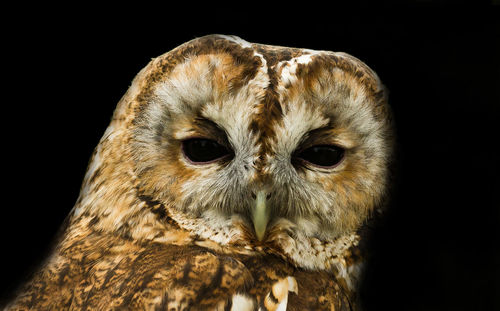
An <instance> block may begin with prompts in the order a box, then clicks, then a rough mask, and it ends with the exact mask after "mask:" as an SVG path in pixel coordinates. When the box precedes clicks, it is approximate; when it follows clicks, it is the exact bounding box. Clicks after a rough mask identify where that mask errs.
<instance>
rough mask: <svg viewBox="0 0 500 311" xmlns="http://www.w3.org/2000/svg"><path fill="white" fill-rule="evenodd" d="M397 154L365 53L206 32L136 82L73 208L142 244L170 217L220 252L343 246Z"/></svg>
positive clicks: (380, 193) (375, 201)
mask: <svg viewBox="0 0 500 311" xmlns="http://www.w3.org/2000/svg"><path fill="white" fill-rule="evenodd" d="M391 150H392V127H391V117H390V111H389V107H388V104H387V98H386V93H385V91H384V87H383V85H382V84H381V82H380V80H379V78H378V77H377V75H376V74H375V73H374V72H373V71H372V70H371V69H370V68H368V67H367V66H366V65H365V64H364V63H362V62H361V61H359V60H358V59H356V58H354V57H352V56H350V55H348V54H345V53H336V52H327V51H313V50H306V49H296V48H288V47H278V46H269V45H261V44H253V43H248V42H246V41H244V40H242V39H240V38H237V37H233V36H223V35H211V36H206V37H202V38H197V39H194V40H192V41H190V42H187V43H185V44H183V45H181V46H179V47H178V48H176V49H174V50H172V51H170V52H168V53H166V54H164V55H162V56H160V57H158V58H155V59H153V60H152V61H151V62H150V63H149V64H148V65H147V67H146V68H145V69H143V70H142V71H141V72H140V73H139V74H138V76H137V77H136V78H135V80H134V82H133V84H132V86H131V87H130V89H129V90H128V92H127V93H126V94H125V96H124V97H123V99H122V100H121V102H120V103H119V105H118V107H117V109H116V111H115V113H114V116H113V120H112V122H111V125H110V126H109V128H108V130H107V131H106V133H105V135H104V137H103V138H102V140H101V142H100V144H99V146H98V147H97V149H96V151H95V154H94V156H93V159H92V161H91V163H90V166H89V170H88V172H87V175H86V178H85V181H84V184H83V188H82V193H81V196H80V198H79V201H78V204H77V207H76V210H75V211H76V212H75V214H77V215H79V214H81V215H90V216H92V217H94V222H95V223H97V224H98V225H99V226H100V228H101V229H103V230H104V229H109V230H114V231H119V232H125V233H126V234H128V235H131V236H148V235H152V234H153V232H154V234H159V233H158V232H160V231H161V230H162V229H161V226H162V225H163V222H165V219H170V220H172V221H173V222H175V223H176V225H178V226H180V227H181V228H184V229H187V230H189V231H190V232H194V233H195V234H198V235H200V236H203V237H205V238H209V239H212V240H214V241H217V242H220V243H222V244H224V243H230V242H231V241H234V240H235V239H239V240H240V241H241V239H247V240H248V241H251V243H257V244H258V243H266V242H269V241H271V240H273V237H275V236H276V234H278V232H281V231H283V232H285V231H286V232H287V235H288V236H294V237H298V236H301V237H305V238H314V239H318V240H322V241H333V240H335V239H338V238H340V237H342V236H345V235H347V234H350V233H352V232H355V231H356V230H357V229H358V228H359V227H360V226H361V225H362V224H363V222H365V221H366V220H367V218H368V217H369V215H370V213H371V212H373V211H374V210H375V209H377V208H378V207H379V206H380V204H381V202H382V201H383V199H384V196H385V193H386V190H387V185H388V164H389V161H390V158H391ZM95 219H97V220H95ZM151 228H156V229H154V230H153V229H151ZM158 228H160V229H158ZM248 243H250V242H248Z"/></svg>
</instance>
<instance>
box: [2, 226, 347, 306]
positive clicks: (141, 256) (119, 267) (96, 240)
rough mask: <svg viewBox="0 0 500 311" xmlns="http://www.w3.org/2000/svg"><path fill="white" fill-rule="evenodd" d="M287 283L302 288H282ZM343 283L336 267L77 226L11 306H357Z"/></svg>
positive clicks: (265, 254) (198, 241) (267, 254)
mask: <svg viewBox="0 0 500 311" xmlns="http://www.w3.org/2000/svg"><path fill="white" fill-rule="evenodd" d="M180 234H181V233H180ZM200 245H205V246H207V247H203V246H200ZM285 280H293V282H294V284H296V288H294V289H293V291H292V290H291V289H290V291H289V292H288V290H286V289H285V290H283V288H282V287H283V286H282V284H284V283H283V282H284V281H285ZM295 282H296V283H295ZM343 285H344V284H342V282H339V281H338V280H337V279H336V278H335V275H334V274H333V273H332V272H327V271H309V270H306V269H302V268H298V267H297V266H295V265H293V264H291V263H290V262H288V261H286V260H284V259H283V258H281V257H280V256H278V255H273V254H269V253H268V252H267V253H264V252H262V253H258V252H254V253H252V254H249V253H247V254H243V253H242V252H238V251H234V252H233V251H231V250H230V248H226V249H224V250H222V249H217V250H215V249H214V248H213V247H210V243H203V240H195V239H193V240H192V241H190V242H184V243H183V245H175V244H166V243H157V242H143V243H137V241H132V240H130V239H126V238H124V237H123V236H120V235H112V234H108V233H106V234H104V233H102V232H96V231H92V230H85V231H84V230H77V232H69V233H68V234H66V237H65V239H64V240H63V241H62V243H61V244H60V245H59V247H58V248H57V249H56V252H55V253H54V254H53V255H52V257H51V258H50V259H49V260H48V262H47V263H46V264H45V266H44V268H43V269H41V270H40V271H39V272H38V273H37V274H36V275H35V276H34V279H33V280H32V282H30V283H29V284H28V285H27V287H26V288H25V290H24V292H23V294H21V295H20V296H19V297H18V298H17V299H16V300H15V301H14V302H13V303H12V304H11V305H10V306H8V308H7V309H8V310H22V309H57V310H63V309H72V310H103V309H106V310H114V309H116V310H122V309H129V310H171V309H172V308H174V309H175V310H240V307H241V306H245V308H246V307H248V310H279V309H278V306H279V304H280V303H281V302H282V300H283V299H284V297H286V301H285V304H286V306H287V309H286V310H308V309H310V310H330V309H331V308H332V307H334V308H335V310H350V309H349V308H350V306H351V304H352V303H351V299H352V297H350V294H349V292H348V291H347V290H346V288H345V287H344V286H343ZM287 286H288V285H287ZM287 288H288V287H287ZM283 291H286V293H283ZM285 294H286V295H285ZM242 303H243V304H242ZM224 308H226V309H224ZM241 310H245V309H241Z"/></svg>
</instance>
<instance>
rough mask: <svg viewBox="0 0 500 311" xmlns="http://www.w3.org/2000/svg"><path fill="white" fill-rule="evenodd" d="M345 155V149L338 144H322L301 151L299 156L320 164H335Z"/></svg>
mask: <svg viewBox="0 0 500 311" xmlns="http://www.w3.org/2000/svg"><path fill="white" fill-rule="evenodd" d="M343 156H344V150H343V149H342V148H340V147H337V146H329V145H324V146H322V145H320V146H313V147H310V148H308V149H306V150H304V151H302V152H300V153H299V154H298V155H297V157H298V158H300V159H303V160H306V161H307V162H310V163H312V164H315V165H318V166H327V167H328V166H334V165H336V164H338V163H339V162H340V161H341V160H342V158H343Z"/></svg>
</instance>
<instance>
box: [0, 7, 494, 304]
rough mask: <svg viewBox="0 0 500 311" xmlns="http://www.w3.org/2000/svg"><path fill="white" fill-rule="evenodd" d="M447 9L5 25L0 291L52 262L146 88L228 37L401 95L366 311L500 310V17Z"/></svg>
mask: <svg viewBox="0 0 500 311" xmlns="http://www.w3.org/2000/svg"><path fill="white" fill-rule="evenodd" d="M493 2H494V1H493ZM441 4H442V1H438V5H436V2H435V1H434V2H433V1H417V2H414V3H409V4H406V5H404V6H403V5H400V6H398V7H397V9H398V10H396V11H393V9H394V7H391V8H388V7H387V6H386V5H382V6H381V7H361V8H357V9H354V8H349V9H347V8H337V7H328V8H326V7H323V6H320V5H312V4H310V3H302V4H298V3H296V4H292V3H289V4H287V5H284V6H281V7H280V6H276V7H271V6H265V7H255V5H252V8H251V9H248V10H247V9H246V8H245V7H243V8H237V7H225V8H214V7H211V6H210V5H205V6H203V7H202V8H201V9H200V8H199V7H198V6H197V5H196V4H194V3H191V4H188V6H186V7H185V8H182V9H174V8H168V9H163V8H157V7H154V6H151V7H148V8H146V9H136V8H135V7H132V6H131V7H130V8H131V9H132V13H131V12H129V13H128V14H122V13H118V12H117V11H116V10H115V9H111V10H103V9H102V8H92V9H89V8H80V7H75V8H62V9H63V11H58V10H59V9H61V8H60V7H58V8H55V7H53V8H52V7H49V8H47V7H43V8H41V7H40V8H37V7H35V8H33V7H30V14H29V15H27V14H25V8H20V9H19V10H17V11H11V12H10V11H9V10H6V11H5V12H4V13H5V15H7V16H8V15H9V14H11V15H12V16H14V18H13V20H12V21H10V22H9V24H8V25H4V26H5V27H3V32H4V38H3V42H4V44H3V47H2V49H3V52H4V53H6V56H4V57H3V71H2V73H3V78H4V79H5V78H7V80H8V82H4V83H3V91H2V95H3V96H2V121H3V122H2V134H3V142H2V153H3V155H4V157H5V160H4V162H3V163H4V167H3V170H2V177H3V178H2V179H3V180H4V186H3V187H2V201H1V202H2V203H1V216H0V217H1V218H0V219H1V223H0V225H1V235H0V239H1V240H0V241H1V243H2V245H1V253H2V254H1V258H2V260H3V261H4V262H3V264H2V265H1V266H0V269H1V271H0V275H1V277H0V283H1V287H0V291H1V292H3V293H5V295H4V297H8V296H6V295H8V294H9V293H11V292H12V289H13V288H15V286H16V285H17V284H18V283H19V282H20V281H22V280H23V279H24V278H26V277H27V276H28V275H29V273H30V271H31V270H32V269H33V267H34V266H36V264H37V263H39V262H40V261H41V260H42V259H43V258H44V256H45V254H46V253H47V250H48V248H49V246H50V241H51V240H52V239H53V237H54V236H55V234H56V232H57V230H58V228H59V227H60V225H61V223H62V222H63V220H64V218H65V217H66V215H67V214H68V212H69V211H70V209H71V208H72V206H73V204H74V202H75V201H76V198H77V196H78V192H79V187H80V183H81V181H82V179H83V176H84V173H85V170H86V166H87V164H88V160H89V157H90V155H91V153H92V151H93V148H94V147H95V146H96V145H97V143H98V141H99V139H100V137H101V136H102V134H103V133H104V130H105V129H106V127H107V125H108V123H109V120H110V117H111V114H112V112H113V110H114V108H115V106H116V103H117V102H118V101H119V99H120V97H121V96H122V95H123V94H124V93H125V91H126V90H127V88H128V86H129V85H130V82H131V81H132V79H133V77H134V76H135V74H136V73H138V72H139V70H140V69H141V68H142V67H144V66H145V65H146V64H147V63H148V61H149V60H150V59H151V58H153V57H156V56H158V55H160V54H163V53H164V52H166V51H168V50H170V49H172V48H174V47H176V46H177V45H179V44H181V43H183V42H185V41H188V40H190V39H193V38H195V37H198V36H202V35H205V34H210V33H224V34H234V35H238V36H240V37H242V38H243V39H245V40H247V41H250V42H257V43H266V44H273V45H283V46H294V47H304V48H311V49H321V50H333V51H344V52H347V53H350V54H352V55H354V56H356V57H358V58H360V59H361V60H363V61H364V62H366V63H367V64H368V65H369V66H370V67H371V68H373V69H374V70H375V71H376V72H377V73H378V74H379V76H380V77H381V79H382V81H383V82H384V83H385V84H386V86H387V87H388V89H389V90H390V97H389V98H390V104H391V106H392V108H393V111H394V115H395V120H396V123H397V129H398V158H399V164H398V172H399V174H398V176H399V177H398V179H397V186H396V188H395V193H394V199H393V201H392V205H391V209H390V210H389V212H388V214H387V216H386V221H385V223H384V225H383V226H382V228H380V229H379V230H378V232H377V234H376V236H375V239H374V242H373V247H374V249H375V257H374V258H373V260H372V262H371V264H370V265H369V266H368V273H367V278H368V279H367V281H366V282H365V285H364V287H363V290H362V298H363V301H364V302H365V304H366V309H367V310H500V304H499V299H500V298H499V296H500V271H499V270H500V246H499V245H500V235H499V226H500V211H499V210H500V209H499V207H500V204H499V202H498V199H497V192H498V191H500V183H499V178H500V174H499V165H498V161H499V159H500V156H499V153H498V152H495V151H494V149H495V148H497V147H498V145H499V144H500V139H499V134H500V131H499V127H500V124H499V122H500V119H499V117H500V114H499V113H500V108H499V106H500V92H499V89H500V78H499V77H500V61H499V59H500V27H499V25H500V23H499V21H500V12H499V7H498V6H496V7H494V6H489V5H483V4H482V3H481V4H479V5H474V6H468V7H465V6H462V5H460V6H459V9H457V7H454V8H453V9H450V8H449V7H445V6H443V5H441ZM243 5H244V3H243ZM232 6H234V4H233V5H232ZM195 8H196V11H194V10H195Z"/></svg>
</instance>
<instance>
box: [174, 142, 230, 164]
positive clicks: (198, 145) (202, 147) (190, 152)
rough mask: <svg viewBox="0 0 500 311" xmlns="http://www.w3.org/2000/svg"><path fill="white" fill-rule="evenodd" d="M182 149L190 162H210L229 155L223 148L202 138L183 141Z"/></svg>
mask: <svg viewBox="0 0 500 311" xmlns="http://www.w3.org/2000/svg"><path fill="white" fill-rule="evenodd" d="M182 148H183V151H184V154H185V155H186V157H187V158H188V159H189V160H191V161H192V162H211V161H214V160H217V159H219V158H222V157H224V156H226V155H228V154H230V152H229V150H227V149H226V148H225V147H224V146H222V145H220V144H218V143H217V142H215V141H213V140H210V139H204V138H193V139H188V140H185V141H183V142H182Z"/></svg>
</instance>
